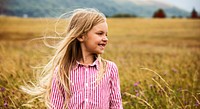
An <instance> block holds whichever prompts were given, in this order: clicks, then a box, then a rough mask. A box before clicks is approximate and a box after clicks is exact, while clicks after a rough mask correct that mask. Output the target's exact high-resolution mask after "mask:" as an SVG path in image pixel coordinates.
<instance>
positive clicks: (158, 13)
mask: <svg viewBox="0 0 200 109" xmlns="http://www.w3.org/2000/svg"><path fill="white" fill-rule="evenodd" d="M153 18H166V14H165V12H164V10H163V9H158V10H157V11H156V12H154V14H153Z"/></svg>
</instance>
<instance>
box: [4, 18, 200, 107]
mask: <svg viewBox="0 0 200 109" xmlns="http://www.w3.org/2000/svg"><path fill="white" fill-rule="evenodd" d="M55 22H56V20H55V19H47V18H37V19H36V18H35V19H33V18H26V19H25V18H17V17H4V16H1V17H0V109H2V108H9V109H10V108H11V109H12V108H14V109H16V108H18V109H26V108H28V107H30V105H29V104H27V103H28V102H31V104H32V106H33V107H31V108H36V109H42V108H44V104H43V103H40V102H38V100H37V99H35V100H32V101H30V98H31V97H30V96H29V95H27V94H25V93H23V92H22V91H21V89H20V88H19V87H20V86H21V85H24V82H27V81H33V82H34V76H35V75H36V74H35V72H36V71H37V69H35V67H38V66H43V65H45V64H46V63H47V62H48V59H49V58H48V57H49V56H51V55H52V54H53V51H54V50H52V49H51V48H48V47H47V46H45V45H44V43H43V42H44V40H43V39H35V40H33V39H34V38H40V37H42V36H57V34H55ZM107 22H108V25H109V32H108V39H109V44H108V45H107V48H106V51H105V53H104V54H103V55H102V56H103V57H104V58H106V59H108V60H112V61H114V62H115V63H116V64H117V66H118V69H119V75H120V84H121V93H122V99H123V107H124V109H199V108H200V85H199V83H200V20H192V19H139V18H120V19H118V18H109V19H108V21H107ZM66 24H67V22H65V20H62V21H60V23H59V25H58V26H57V29H56V30H57V31H59V32H63V31H64V30H65V25H66ZM47 41H48V40H47ZM54 42H56V41H49V43H51V44H54Z"/></svg>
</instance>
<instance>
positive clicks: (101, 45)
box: [98, 44, 106, 47]
mask: <svg viewBox="0 0 200 109" xmlns="http://www.w3.org/2000/svg"><path fill="white" fill-rule="evenodd" d="M98 45H99V46H100V47H105V46H106V44H98Z"/></svg>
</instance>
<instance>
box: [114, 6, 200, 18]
mask: <svg viewBox="0 0 200 109" xmlns="http://www.w3.org/2000/svg"><path fill="white" fill-rule="evenodd" d="M111 17H113V18H115V17H116V18H121V17H137V16H136V15H131V14H123V13H122V14H115V15H113V16H111ZM166 17H167V15H166V13H165V11H164V10H163V9H161V8H160V9H158V10H156V11H155V12H154V13H153V15H152V18H166ZM172 18H182V16H172ZM188 18H192V19H200V16H199V15H198V12H197V11H196V10H195V9H193V10H192V12H191V13H190V16H188Z"/></svg>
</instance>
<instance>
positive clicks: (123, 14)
mask: <svg viewBox="0 0 200 109" xmlns="http://www.w3.org/2000/svg"><path fill="white" fill-rule="evenodd" d="M112 17H117V18H121V17H137V16H136V15H131V14H125V13H120V14H115V15H113V16H112Z"/></svg>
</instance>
